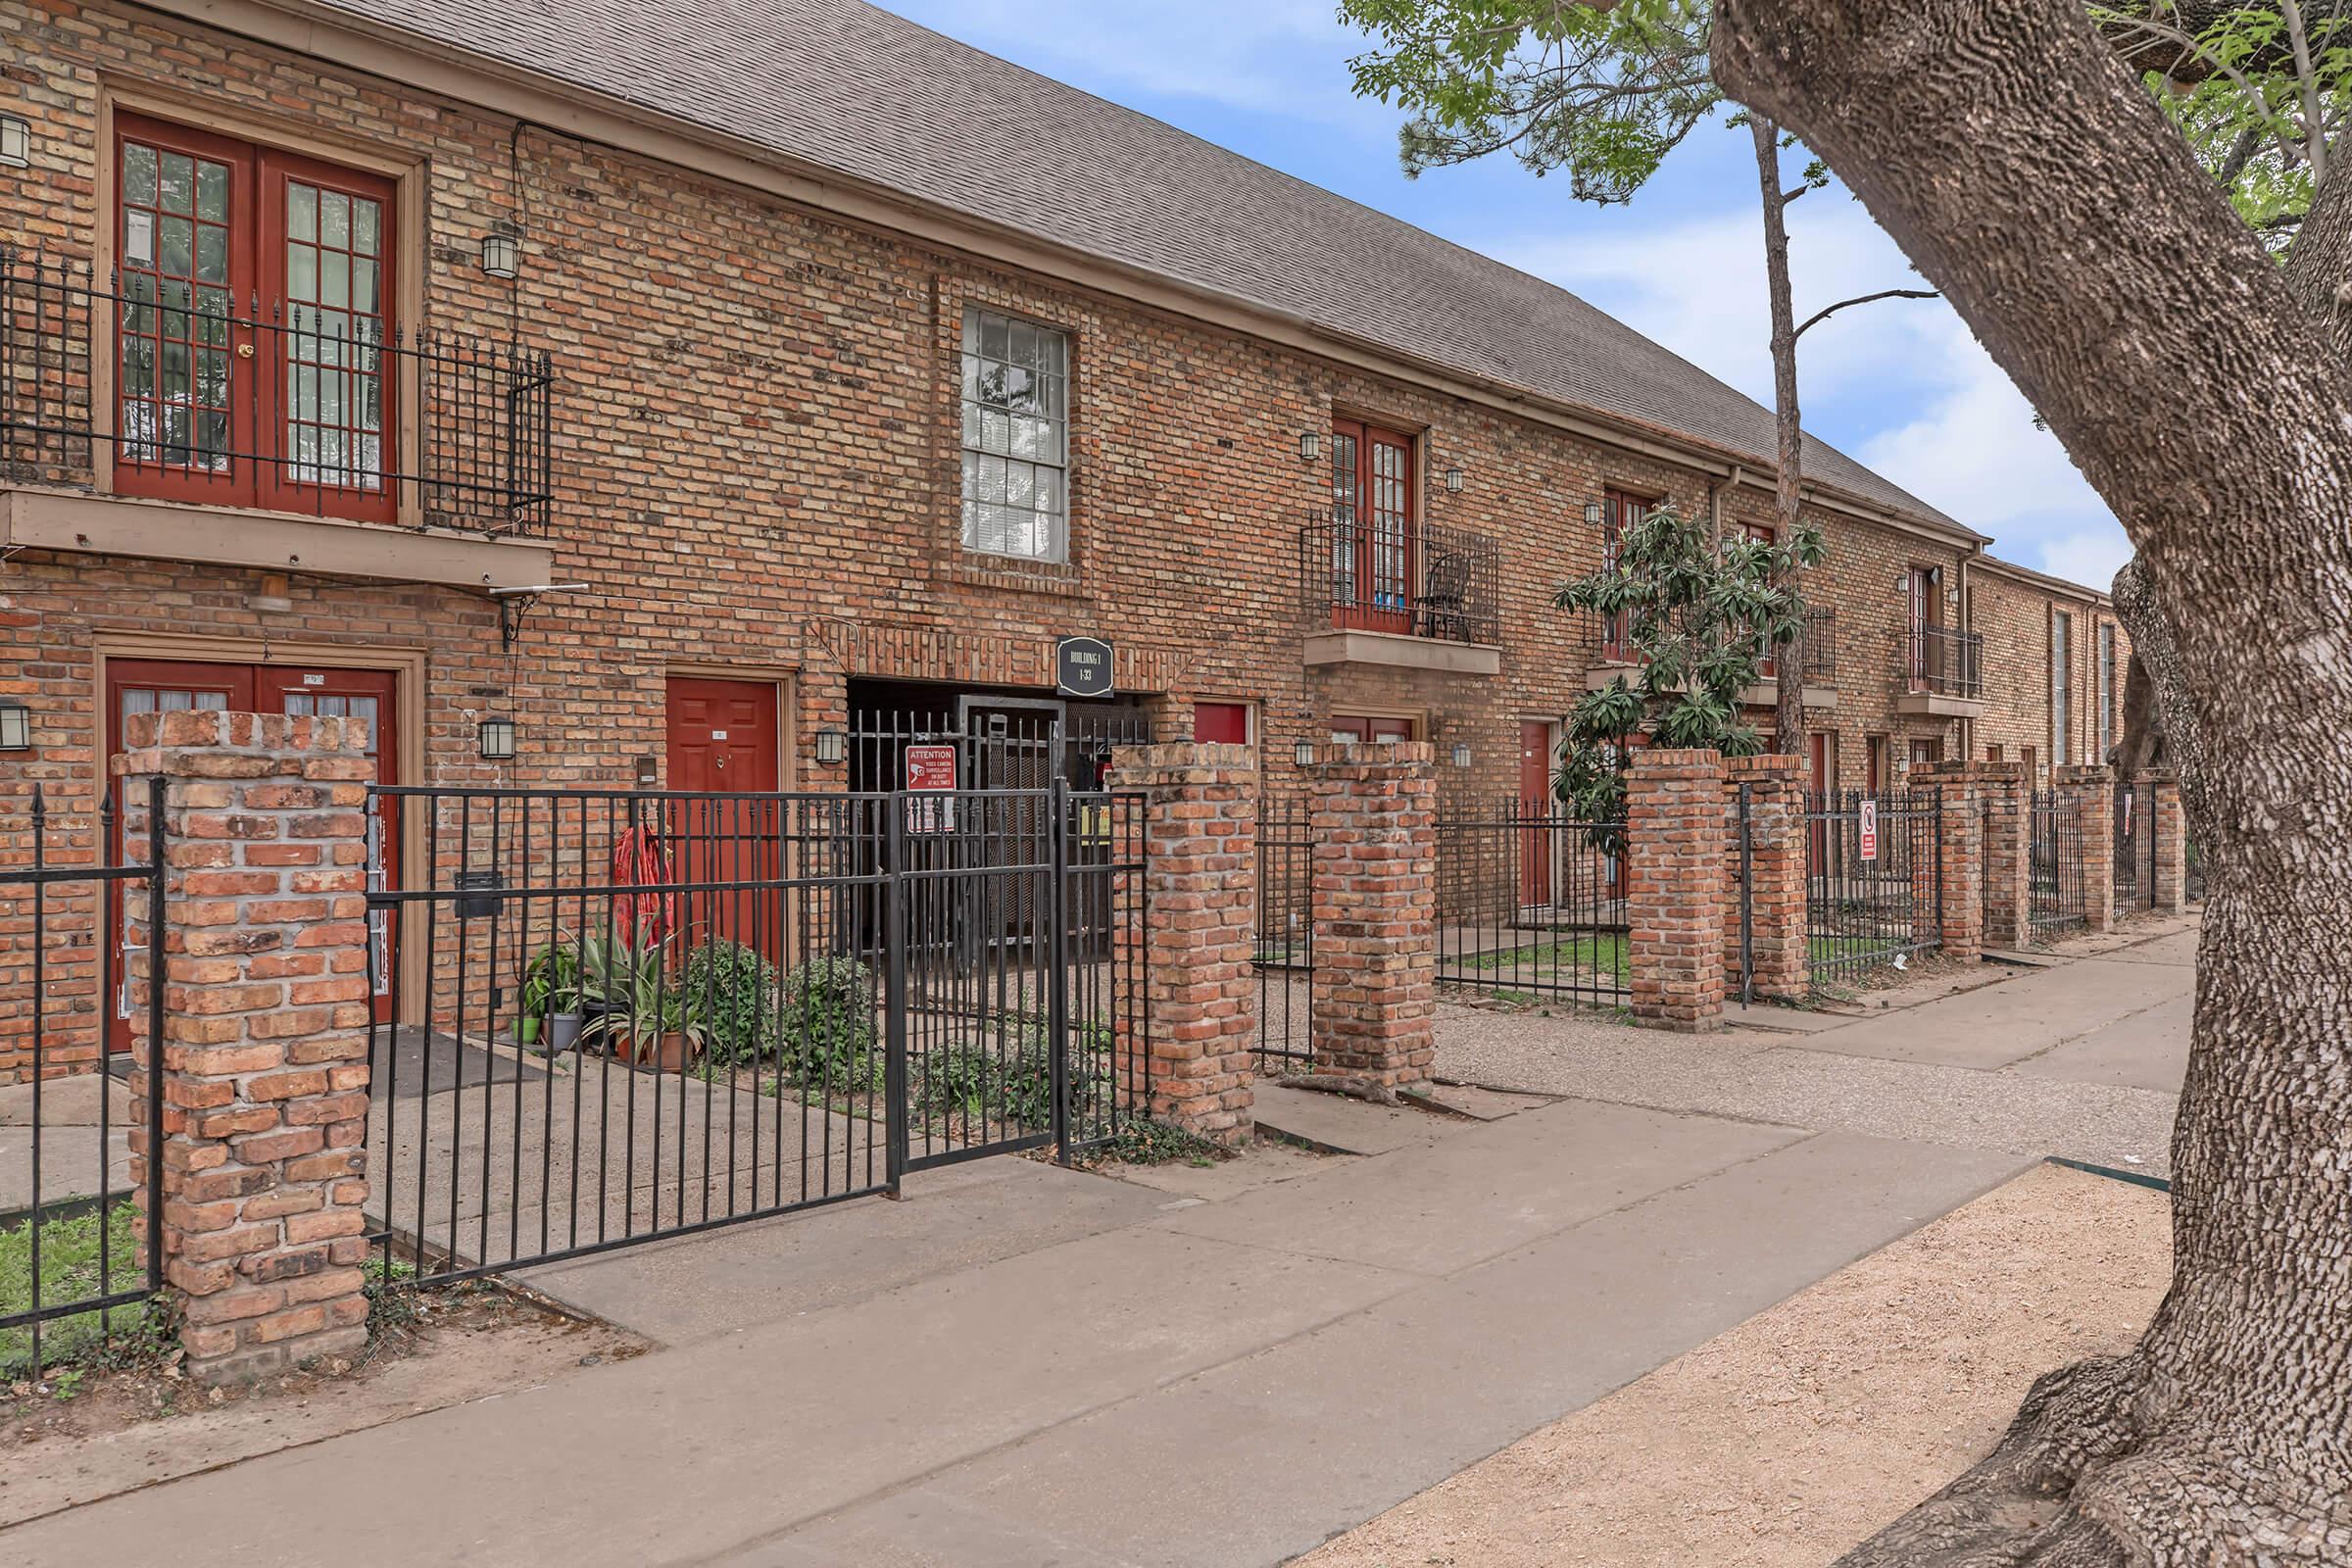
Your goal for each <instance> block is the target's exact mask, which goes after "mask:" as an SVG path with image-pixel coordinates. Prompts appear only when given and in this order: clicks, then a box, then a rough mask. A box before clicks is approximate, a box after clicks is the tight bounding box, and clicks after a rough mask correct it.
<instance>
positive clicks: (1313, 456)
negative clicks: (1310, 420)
mask: <svg viewBox="0 0 2352 1568" xmlns="http://www.w3.org/2000/svg"><path fill="white" fill-rule="evenodd" d="M1322 460H1323V432H1322V431H1320V430H1301V431H1299V462H1301V463H1320V462H1321V461H1322Z"/></svg>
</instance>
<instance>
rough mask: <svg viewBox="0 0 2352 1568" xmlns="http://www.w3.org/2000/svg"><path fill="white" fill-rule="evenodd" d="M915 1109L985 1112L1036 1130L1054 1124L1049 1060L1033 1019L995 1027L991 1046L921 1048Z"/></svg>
mask: <svg viewBox="0 0 2352 1568" xmlns="http://www.w3.org/2000/svg"><path fill="white" fill-rule="evenodd" d="M921 1066H922V1084H921V1086H920V1087H919V1088H918V1089H917V1090H916V1092H915V1100H914V1103H915V1108H916V1109H917V1110H919V1111H921V1112H923V1113H925V1114H927V1115H934V1116H937V1115H947V1114H951V1113H960V1114H963V1115H968V1116H986V1117H990V1118H992V1119H994V1120H998V1121H1005V1122H1010V1123H1013V1124H1014V1125H1016V1126H1021V1127H1027V1128H1031V1129H1035V1130H1042V1129H1044V1128H1047V1127H1050V1126H1052V1125H1053V1123H1054V1059H1053V1057H1052V1055H1051V1054H1049V1053H1048V1052H1047V1050H1046V1031H1045V1028H1044V1026H1043V1025H1040V1024H1034V1023H1009V1022H1008V1023H1003V1024H1000V1025H998V1028H997V1034H996V1039H995V1041H994V1042H993V1043H992V1044H983V1045H956V1046H949V1047H946V1048H944V1049H942V1050H938V1051H932V1052H927V1053H925V1054H924V1055H923V1057H922V1062H921Z"/></svg>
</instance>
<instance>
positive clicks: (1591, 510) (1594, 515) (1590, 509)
mask: <svg viewBox="0 0 2352 1568" xmlns="http://www.w3.org/2000/svg"><path fill="white" fill-rule="evenodd" d="M1585 526H1586V527H1588V528H1597V527H1599V526H1600V503H1599V502H1597V501H1588V502H1586V503H1585Z"/></svg>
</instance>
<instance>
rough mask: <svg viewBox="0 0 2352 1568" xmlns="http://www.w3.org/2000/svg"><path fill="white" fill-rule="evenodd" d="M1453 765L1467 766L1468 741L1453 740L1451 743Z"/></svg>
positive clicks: (1468, 757)
mask: <svg viewBox="0 0 2352 1568" xmlns="http://www.w3.org/2000/svg"><path fill="white" fill-rule="evenodd" d="M1453 765H1454V766H1456V767H1468V766H1469V765H1470V743H1469V742H1468V741H1455V742H1454V743H1453Z"/></svg>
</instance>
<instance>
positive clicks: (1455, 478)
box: [1446, 468, 1462, 496]
mask: <svg viewBox="0 0 2352 1568" xmlns="http://www.w3.org/2000/svg"><path fill="white" fill-rule="evenodd" d="M1446 489H1447V490H1449V491H1451V492H1452V493H1453V494H1455V495H1457V496H1458V495H1460V494H1461V493H1462V470H1461V469H1459V468H1447V469H1446Z"/></svg>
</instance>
